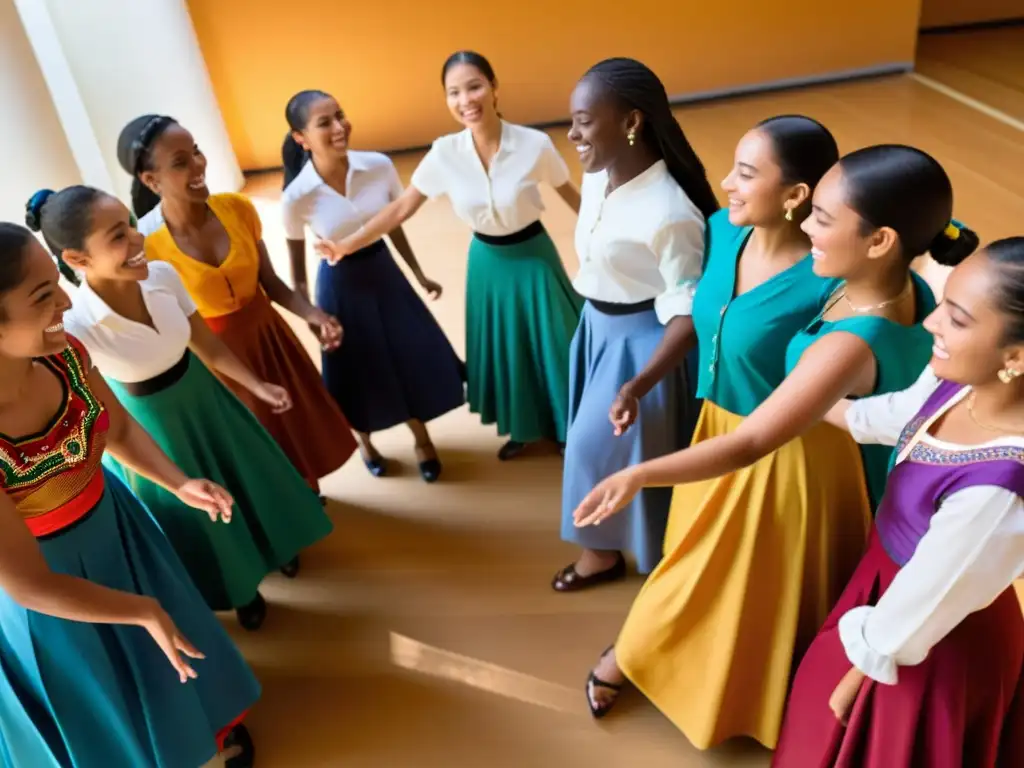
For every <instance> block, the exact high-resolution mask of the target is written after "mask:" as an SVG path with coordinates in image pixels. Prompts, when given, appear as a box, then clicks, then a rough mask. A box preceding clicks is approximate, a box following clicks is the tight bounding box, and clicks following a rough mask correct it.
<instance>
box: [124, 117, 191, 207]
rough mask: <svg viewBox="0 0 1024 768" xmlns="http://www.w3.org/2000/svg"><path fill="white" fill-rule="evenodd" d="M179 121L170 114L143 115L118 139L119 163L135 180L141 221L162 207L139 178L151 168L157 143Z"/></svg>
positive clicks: (134, 200) (135, 203) (134, 203)
mask: <svg viewBox="0 0 1024 768" xmlns="http://www.w3.org/2000/svg"><path fill="white" fill-rule="evenodd" d="M177 122H178V121H177V120H175V119H174V118H173V117H167V116H166V115H143V116H142V117H137V118H135V119H134V120H132V121H131V122H130V123H128V125H126V126H125V127H124V128H123V129H122V130H121V135H120V136H118V138H117V162H118V163H119V164H120V166H121V168H122V169H123V170H124V172H125V173H127V174H128V175H129V176H131V177H132V193H131V194H132V210H133V211H134V213H135V215H136V216H138V217H139V218H140V219H141V218H142V217H143V216H145V215H146V214H147V213H149V212H150V211H151V210H153V209H154V208H156V207H157V206H158V205H160V196H159V195H158V194H156V193H155V192H154V191H153V190H151V189H149V187H147V186H146V185H145V184H143V183H142V181H141V180H140V179H139V175H140V174H141V173H142V172H143V171H148V170H150V169H151V164H150V156H149V155H150V151H151V150H152V148H153V144H154V142H156V140H157V139H158V138H160V136H161V134H163V132H164V131H166V130H167V129H168V128H169V127H171V126H172V125H177Z"/></svg>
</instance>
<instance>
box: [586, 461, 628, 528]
mask: <svg viewBox="0 0 1024 768" xmlns="http://www.w3.org/2000/svg"><path fill="white" fill-rule="evenodd" d="M642 488H643V484H642V483H641V482H640V478H639V476H638V475H637V473H636V472H635V471H634V470H633V469H632V468H630V469H624V470H622V471H621V472H616V473H615V474H614V475H612V476H610V477H606V478H605V479H604V480H602V481H601V482H600V483H598V484H597V487H595V488H594V490H592V491H591V492H590V493H588V494H587V495H586V498H584V499H583V501H581V502H580V505H579V506H578V507H576V510H575V511H574V512H573V513H572V517H573V521H574V522H575V523H576V527H577V528H582V527H583V526H585V525H600V524H601V521H602V520H604V519H605V518H608V517H611V516H612V515H614V514H615V513H616V512H618V511H619V510H620V509H622V508H623V507H624V506H626V505H627V504H629V502H631V501H632V500H633V497H634V496H636V495H637V494H638V493H640V490H641V489H642Z"/></svg>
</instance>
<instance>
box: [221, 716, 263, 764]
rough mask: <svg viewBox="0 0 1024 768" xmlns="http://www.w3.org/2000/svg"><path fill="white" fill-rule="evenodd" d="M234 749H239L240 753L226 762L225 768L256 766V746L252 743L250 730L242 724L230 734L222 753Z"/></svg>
mask: <svg viewBox="0 0 1024 768" xmlns="http://www.w3.org/2000/svg"><path fill="white" fill-rule="evenodd" d="M233 747H238V750H239V752H238V754H237V755H233V756H232V757H229V758H228V759H227V760H225V761H224V768H252V767H253V766H254V765H255V764H256V745H254V744H253V743H252V736H250V735H249V729H248V728H246V727H245V726H244V725H242V724H241V723H239V724H238V725H236V726H235V727H234V728H232V729H231V732H230V733H228V735H227V738H226V739H224V749H223V750H221V751H222V752H227V751H228V750H229V749H231V748H233Z"/></svg>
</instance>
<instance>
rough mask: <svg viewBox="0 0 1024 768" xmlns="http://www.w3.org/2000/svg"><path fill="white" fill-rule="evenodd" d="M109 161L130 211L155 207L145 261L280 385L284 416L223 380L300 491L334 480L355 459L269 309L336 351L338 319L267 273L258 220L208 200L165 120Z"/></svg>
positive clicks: (198, 170) (184, 146)
mask: <svg viewBox="0 0 1024 768" xmlns="http://www.w3.org/2000/svg"><path fill="white" fill-rule="evenodd" d="M118 159H119V160H120V162H121V165H122V166H123V167H124V168H125V169H126V170H128V171H129V173H131V174H132V176H133V182H132V203H133V207H134V208H135V213H136V215H138V216H144V215H145V214H147V213H149V211H150V210H151V209H153V208H154V206H156V205H159V207H160V210H161V216H162V221H163V223H162V224H161V225H160V227H159V228H158V229H157V230H156V231H155V232H153V233H152V234H150V235H149V236H148V237H147V238H146V242H145V249H146V255H147V257H148V258H149V259H150V260H151V261H164V262H167V263H168V264H170V265H171V266H172V267H173V268H174V270H175V271H176V272H177V273H178V275H179V276H180V278H181V280H182V282H183V283H184V285H185V287H186V289H187V290H188V292H189V294H190V295H191V299H192V300H193V301H194V302H195V304H196V306H197V311H198V313H199V315H200V316H201V317H202V318H203V320H205V321H206V324H207V325H208V326H209V327H210V329H211V330H212V331H213V332H214V334H216V335H217V336H219V337H220V338H221V340H222V341H223V342H224V344H225V345H226V346H227V347H228V349H230V350H231V351H232V352H233V353H234V354H235V355H236V356H237V357H238V358H239V359H240V360H241V361H242V362H243V363H245V365H246V366H247V367H248V368H249V369H250V370H251V371H252V372H253V373H254V374H255V375H256V376H257V377H259V379H260V380H261V381H268V382H273V383H274V384H278V385H281V386H283V387H284V388H285V389H287V390H288V392H289V393H291V396H292V406H293V407H292V408H291V409H289V410H288V411H285V412H279V410H278V409H276V408H275V406H273V405H272V404H270V403H268V402H266V401H265V400H264V399H260V398H257V397H255V396H253V394H252V392H251V391H249V390H248V389H246V388H245V387H244V386H242V385H241V384H239V383H238V382H237V381H232V380H231V379H228V378H225V379H224V383H225V384H227V385H228V387H230V388H231V389H232V390H233V391H234V392H235V394H236V395H238V396H239V397H240V398H241V399H242V401H243V402H244V403H245V404H246V405H247V406H249V408H250V410H252V411H253V412H254V413H255V414H256V417H257V418H258V419H259V420H260V422H261V423H262V424H263V426H264V427H265V428H266V429H267V431H268V432H270V434H271V435H273V437H274V439H275V440H277V442H278V444H280V446H281V448H282V449H283V450H284V452H285V454H287V456H288V458H289V459H291V461H292V463H293V464H294V465H295V467H296V468H297V469H298V470H299V472H300V473H301V474H302V476H303V477H304V478H305V479H306V482H307V483H308V484H309V485H310V486H311V487H312V488H314V489H317V488H319V479H320V478H321V477H324V476H325V475H327V474H329V473H331V472H333V471H334V470H336V469H337V468H338V467H340V466H341V465H342V464H344V463H345V462H346V461H347V460H348V458H349V457H350V456H351V455H352V453H353V452H354V451H355V440H354V439H353V437H352V434H351V431H350V429H349V426H348V422H347V421H346V420H345V417H344V416H343V415H342V413H341V411H340V410H339V409H338V406H337V404H336V403H335V402H334V400H333V399H332V398H331V397H330V395H329V394H328V393H327V390H326V389H325V388H324V386H323V383H322V382H321V381H320V375H319V374H318V373H317V370H316V367H315V366H314V365H313V362H312V361H311V360H310V359H309V357H308V355H307V354H306V352H305V350H303V348H302V346H301V344H300V343H299V340H298V339H297V338H296V337H295V334H294V333H292V331H291V329H290V328H289V327H288V324H287V323H286V322H285V320H284V318H283V317H281V315H280V314H279V313H278V312H276V311H275V310H274V308H273V306H272V305H271V303H270V302H274V303H276V304H278V305H280V306H282V307H284V308H285V309H287V310H289V311H290V312H292V313H293V314H295V315H297V316H299V317H301V318H302V319H304V320H305V321H306V322H307V323H309V325H310V327H311V329H312V330H313V331H314V333H316V334H317V336H318V338H319V339H320V343H321V345H322V346H323V347H324V348H328V349H333V348H335V347H337V346H338V345H339V344H340V343H341V334H342V329H341V326H340V325H339V324H338V321H337V319H335V318H334V317H331V316H330V315H328V314H327V313H325V312H323V311H322V310H320V309H318V308H316V307H314V306H312V305H311V304H310V303H309V301H308V299H307V298H306V297H305V296H304V295H303V294H301V293H299V292H297V291H295V290H293V289H291V288H289V287H288V286H287V285H285V284H284V282H283V281H282V280H281V279H280V278H279V277H278V276H277V275H276V274H275V273H274V269H273V266H272V265H271V263H270V257H269V255H268V254H267V249H266V246H265V245H264V243H263V239H262V226H261V224H260V219H259V214H258V213H257V212H256V209H255V208H254V207H253V205H252V203H251V202H250V201H249V200H248V198H246V197H244V196H242V195H237V194H223V195H213V196H211V195H210V191H209V190H208V189H207V187H206V173H205V172H206V158H205V157H204V156H203V154H202V152H201V151H200V149H199V147H198V146H197V145H196V143H195V140H194V139H193V138H192V135H191V134H190V133H189V132H188V131H187V130H185V128H183V127H182V126H181V125H179V124H178V123H177V122H176V121H175V120H173V119H172V118H170V117H165V116H160V115H145V116H143V117H140V118H138V119H136V120H134V121H132V122H131V123H129V124H128V125H127V126H126V127H125V129H124V130H123V131H122V132H121V137H120V140H119V141H118Z"/></svg>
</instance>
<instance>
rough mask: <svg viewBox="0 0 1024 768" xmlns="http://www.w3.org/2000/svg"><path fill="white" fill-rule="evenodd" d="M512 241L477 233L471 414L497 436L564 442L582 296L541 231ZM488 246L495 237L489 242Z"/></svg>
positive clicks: (469, 302) (471, 281) (472, 255)
mask: <svg viewBox="0 0 1024 768" xmlns="http://www.w3.org/2000/svg"><path fill="white" fill-rule="evenodd" d="M528 229H530V230H536V234H534V235H533V236H532V237H529V238H528V239H525V240H522V241H521V242H515V240H516V236H515V235H513V236H512V237H511V238H509V240H512V241H513V242H511V243H510V244H495V243H494V242H485V241H484V239H481V237H480V236H479V235H477V236H474V237H473V240H472V242H471V244H470V246H469V267H468V270H467V275H466V379H467V384H466V390H467V396H468V400H469V409H470V411H472V412H473V413H478V414H480V419H481V421H482V422H483V423H484V424H497V425H498V434H500V435H508V436H509V437H510V438H511V439H512V440H516V441H518V442H521V443H530V442H534V441H536V440H541V439H545V438H547V439H550V440H556V441H558V442H561V443H564V442H565V432H566V427H567V424H568V421H569V346H570V344H571V343H572V337H573V333H575V331H576V326H577V324H578V323H579V318H580V311H581V309H582V308H583V299H582V298H580V296H579V294H577V293H576V291H574V290H573V287H572V285H571V283H570V282H569V277H568V275H566V273H565V267H563V266H562V260H561V258H560V257H559V255H558V251H557V250H556V249H555V244H554V243H553V242H552V241H551V238H550V237H549V236H548V233H547V232H546V231H545V230H544V229H543V228H542V227H539V226H538V227H532V228H528ZM487 240H488V241H490V240H491V238H487Z"/></svg>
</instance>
